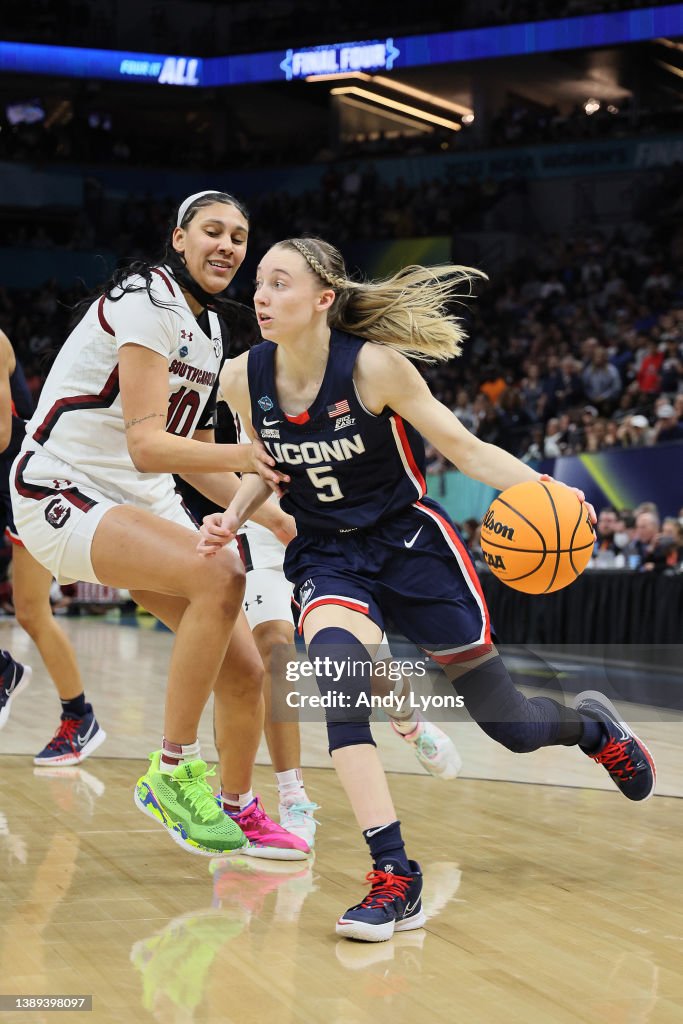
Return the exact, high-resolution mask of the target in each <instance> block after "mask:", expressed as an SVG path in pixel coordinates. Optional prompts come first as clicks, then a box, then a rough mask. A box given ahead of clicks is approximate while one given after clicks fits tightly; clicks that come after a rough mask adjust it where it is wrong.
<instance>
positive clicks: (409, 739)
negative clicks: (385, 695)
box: [391, 714, 462, 779]
mask: <svg viewBox="0 0 683 1024" xmlns="http://www.w3.org/2000/svg"><path fill="white" fill-rule="evenodd" d="M415 718H416V724H415V728H414V729H413V730H412V732H408V733H405V732H401V730H400V729H397V728H396V723H395V722H393V721H392V723H391V727H392V729H393V730H394V732H395V733H397V734H398V735H399V736H400V737H401V739H403V740H405V741H406V743H408V744H409V746H411V747H412V748H413V750H414V751H415V757H416V758H417V759H418V761H419V762H420V764H421V765H422V767H423V768H426V769H427V771H428V772H429V774H430V775H435V776H436V777H437V778H439V779H454V778H456V776H457V775H458V774H459V773H460V769H461V768H462V759H461V757H460V754H459V753H458V751H457V749H456V746H455V743H454V742H453V740H452V739H451V738H450V736H447V735H446V733H445V732H444V731H443V729H439V727H438V725H434V723H433V722H427V721H426V720H425V719H424V718H423V717H422V715H420V714H416V715H415Z"/></svg>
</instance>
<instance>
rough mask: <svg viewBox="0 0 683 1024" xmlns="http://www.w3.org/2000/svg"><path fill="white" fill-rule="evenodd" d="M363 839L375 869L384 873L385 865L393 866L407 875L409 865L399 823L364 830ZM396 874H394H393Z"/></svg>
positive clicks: (393, 822) (394, 822)
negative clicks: (368, 848)
mask: <svg viewBox="0 0 683 1024" xmlns="http://www.w3.org/2000/svg"><path fill="white" fill-rule="evenodd" d="M363 839H364V840H365V842H366V843H367V844H368V846H369V847H370V856H371V857H372V863H373V864H374V865H375V867H376V868H378V869H379V870H380V871H386V865H387V864H394V865H395V866H396V867H399V868H400V869H401V871H405V873H406V874H408V872H409V871H410V864H409V863H408V855H407V854H406V848H405V845H404V843H403V837H402V835H401V822H400V821H392V822H391V823H390V824H389V825H378V826H377V828H366V830H365V831H364V832H363ZM397 873H398V872H396V871H395V872H394V874H397Z"/></svg>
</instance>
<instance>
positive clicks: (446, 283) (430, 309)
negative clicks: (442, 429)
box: [278, 238, 486, 362]
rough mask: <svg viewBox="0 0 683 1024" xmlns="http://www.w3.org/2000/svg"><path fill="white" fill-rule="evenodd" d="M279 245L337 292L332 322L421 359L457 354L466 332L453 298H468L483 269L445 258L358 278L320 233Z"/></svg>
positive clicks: (483, 277) (444, 358) (333, 325)
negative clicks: (367, 278)
mask: <svg viewBox="0 0 683 1024" xmlns="http://www.w3.org/2000/svg"><path fill="white" fill-rule="evenodd" d="M278 245H280V246H283V247H285V248H289V249H294V250H295V251H296V252H298V253H299V254H300V255H301V256H303V258H304V259H305V260H306V263H307V264H308V266H309V268H310V269H311V271H312V272H313V273H314V274H316V275H317V276H318V277H319V278H320V280H321V281H322V282H323V283H324V284H327V285H329V286H330V287H331V288H333V289H334V290H335V291H336V293H337V294H336V297H335V300H334V302H333V304H332V306H331V307H330V310H329V312H328V322H329V324H330V326H331V327H336V328H338V329H339V330H342V331H347V332H349V333H350V334H357V335H359V336H360V337H362V338H366V339H367V340H368V341H373V342H376V343H377V344H379V345H386V346H387V347H388V348H394V349H397V350H398V351H399V352H402V353H403V355H406V356H410V357H412V358H415V359H420V360H422V361H424V362H442V361H446V360H448V359H452V358H453V357H454V356H459V355H460V353H461V352H462V343H463V341H464V340H465V336H466V335H465V332H464V330H463V327H462V321H461V318H460V317H456V316H455V315H454V314H453V312H452V308H451V307H452V304H453V303H454V302H458V303H460V302H462V301H463V300H464V299H468V298H472V296H473V291H472V286H473V283H474V281H475V280H476V279H477V278H481V279H484V280H486V274H484V273H483V271H481V270H476V269H474V268H473V267H461V266H457V265H455V264H451V263H447V264H443V265H441V266H436V267H422V266H410V267H404V268H403V269H402V270H399V272H398V273H397V274H394V275H393V276H392V277H388V278H384V279H383V280H378V281H365V282H356V281H351V280H350V279H349V277H348V275H347V272H346V267H345V265H344V260H343V258H342V256H341V254H340V253H339V251H338V250H337V249H335V248H334V246H332V245H330V244H329V243H328V242H325V241H323V240H322V239H319V238H290V239H287V240H286V241H284V242H279V243H278Z"/></svg>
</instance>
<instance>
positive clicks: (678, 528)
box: [660, 516, 683, 568]
mask: <svg viewBox="0 0 683 1024" xmlns="http://www.w3.org/2000/svg"><path fill="white" fill-rule="evenodd" d="M660 536H661V538H662V541H663V542H664V543H666V540H670V541H671V550H670V552H669V555H668V557H667V566H668V567H670V568H672V567H676V566H680V565H681V564H683V523H682V522H681V520H680V519H676V517H675V516H667V517H666V519H665V520H664V522H663V523H662V532H661V535H660Z"/></svg>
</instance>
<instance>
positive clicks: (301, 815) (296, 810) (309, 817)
mask: <svg viewBox="0 0 683 1024" xmlns="http://www.w3.org/2000/svg"><path fill="white" fill-rule="evenodd" d="M319 806H320V805H319V804H313V803H311V802H310V801H309V800H300V799H297V798H296V797H295V798H294V799H293V800H288V801H286V802H285V803H281V804H280V805H279V806H278V813H279V815H280V824H281V825H282V827H283V828H286V829H287V831H288V832H291V833H292V834H293V835H295V836H298V837H299V839H303V840H304V841H305V842H307V843H308V845H309V847H310V848H311V850H312V849H313V846H314V844H315V830H316V827H317V825H318V822H317V821H316V819H315V818H314V817H313V811H317V810H318V808H319Z"/></svg>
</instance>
